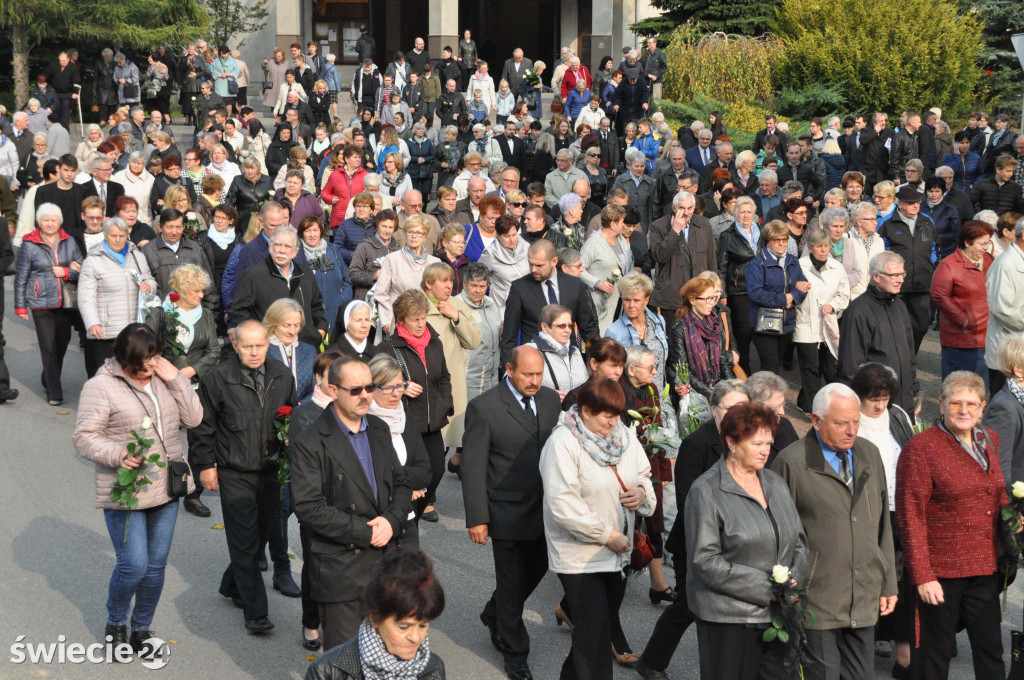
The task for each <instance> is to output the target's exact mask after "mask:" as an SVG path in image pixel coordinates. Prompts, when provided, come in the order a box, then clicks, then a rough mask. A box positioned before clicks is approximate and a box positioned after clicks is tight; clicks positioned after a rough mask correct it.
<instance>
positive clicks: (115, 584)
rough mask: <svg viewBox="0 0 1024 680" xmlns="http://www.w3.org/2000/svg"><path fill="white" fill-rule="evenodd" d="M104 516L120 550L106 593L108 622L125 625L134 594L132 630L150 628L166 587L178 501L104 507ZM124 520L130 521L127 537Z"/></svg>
mask: <svg viewBox="0 0 1024 680" xmlns="http://www.w3.org/2000/svg"><path fill="white" fill-rule="evenodd" d="M103 517H104V519H106V521H107V532H108V533H109V534H110V540H111V542H112V543H113V544H114V551H115V552H116V553H117V564H116V565H115V566H114V573H112V574H111V575H110V591H109V594H108V596H107V624H108V625H111V626H123V625H125V624H126V623H127V622H128V608H129V607H130V606H131V603H132V597H134V598H135V609H134V610H133V611H132V618H131V623H132V630H148V629H149V627H150V625H151V624H152V623H153V615H154V614H155V613H156V605H157V603H158V602H159V601H160V593H161V592H162V591H163V589H164V570H165V569H166V567H167V554H168V553H169V552H170V550H171V539H172V538H174V522H175V520H177V518H178V501H177V499H175V500H173V501H170V502H169V503H165V504H163V505H160V506H157V507H155V508H147V509H146V510H134V511H128V510H104V511H103ZM125 521H127V522H128V538H127V540H125Z"/></svg>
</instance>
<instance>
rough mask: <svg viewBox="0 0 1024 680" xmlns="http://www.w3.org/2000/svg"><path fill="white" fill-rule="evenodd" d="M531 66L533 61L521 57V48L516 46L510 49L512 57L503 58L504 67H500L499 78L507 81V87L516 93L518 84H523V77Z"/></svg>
mask: <svg viewBox="0 0 1024 680" xmlns="http://www.w3.org/2000/svg"><path fill="white" fill-rule="evenodd" d="M532 68H533V62H532V61H530V60H529V59H525V58H523V50H522V49H520V48H518V47H517V48H515V49H514V50H512V58H511V59H506V60H505V67H504V68H503V69H501V79H502V80H507V81H508V89H510V90H511V91H512V92H516V93H518V92H519V87H520V85H522V84H523V77H524V76H525V75H526V72H527V71H529V70H530V69H532Z"/></svg>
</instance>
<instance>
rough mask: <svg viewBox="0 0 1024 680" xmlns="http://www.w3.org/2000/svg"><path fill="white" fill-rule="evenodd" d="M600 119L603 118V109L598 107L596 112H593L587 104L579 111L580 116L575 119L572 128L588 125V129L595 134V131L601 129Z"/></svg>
mask: <svg viewBox="0 0 1024 680" xmlns="http://www.w3.org/2000/svg"><path fill="white" fill-rule="evenodd" d="M595 94H599V93H595ZM602 118H604V109H602V108H601V107H600V106H598V107H597V110H596V111H595V110H594V109H592V108H590V104H587V105H586V106H584V107H583V108H582V109H581V110H580V115H578V116H577V117H576V121H575V124H574V125H573V127H574V128H578V127H579V126H580V125H584V124H586V125H589V126H590V129H591V130H593V131H594V132H595V133H596V132H597V130H599V129H600V127H601V119H602Z"/></svg>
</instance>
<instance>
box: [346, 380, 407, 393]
mask: <svg viewBox="0 0 1024 680" xmlns="http://www.w3.org/2000/svg"><path fill="white" fill-rule="evenodd" d="M375 387H376V386H375ZM408 388H409V383H408V381H407V382H400V383H398V384H397V385H382V386H380V387H377V389H379V390H380V391H381V392H383V393H384V394H394V393H395V392H405V390H406V389H408ZM353 396H354V395H353Z"/></svg>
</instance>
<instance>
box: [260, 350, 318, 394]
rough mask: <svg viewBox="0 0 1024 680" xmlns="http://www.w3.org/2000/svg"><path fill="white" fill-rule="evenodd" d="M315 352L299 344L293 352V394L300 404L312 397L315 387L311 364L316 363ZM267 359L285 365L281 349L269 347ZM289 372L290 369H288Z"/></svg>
mask: <svg viewBox="0 0 1024 680" xmlns="http://www.w3.org/2000/svg"><path fill="white" fill-rule="evenodd" d="M316 357H317V351H316V349H315V348H314V347H313V346H312V345H308V344H306V343H304V342H300V343H299V346H298V347H297V348H296V350H295V377H296V380H295V382H296V385H295V394H296V395H298V399H299V401H300V402H303V401H306V400H307V399H309V398H311V397H312V396H313V386H314V385H316V376H315V375H313V363H314V362H315V361H316ZM267 358H268V359H270V358H273V359H276V360H277V361H280V362H281V363H282V364H285V366H287V365H288V364H287V363H285V360H284V355H283V354H282V353H281V348H280V347H278V346H277V345H271V346H270V350H269V351H268V352H267ZM288 370H289V371H290V370H291V368H289V369H288Z"/></svg>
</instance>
